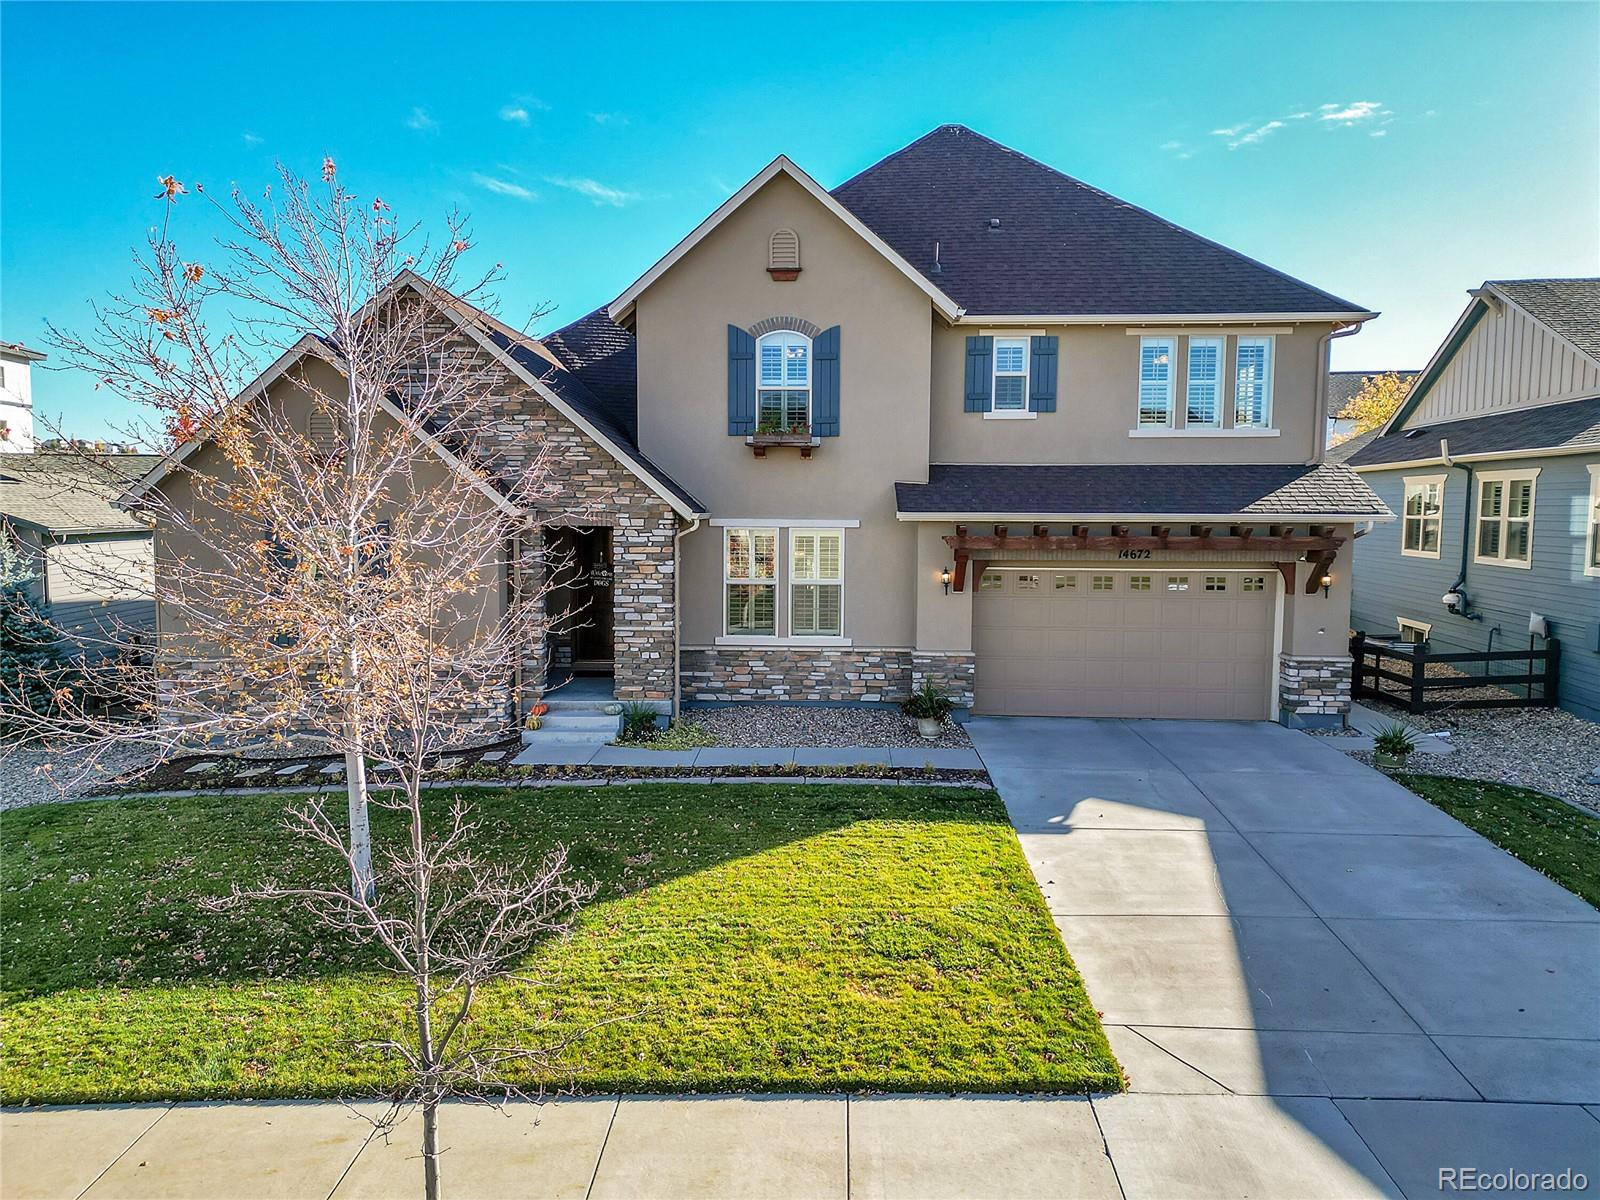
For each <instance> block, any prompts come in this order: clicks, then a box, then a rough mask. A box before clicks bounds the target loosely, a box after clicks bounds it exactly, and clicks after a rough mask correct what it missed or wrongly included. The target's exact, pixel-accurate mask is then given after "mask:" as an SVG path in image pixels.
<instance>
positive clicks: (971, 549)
mask: <svg viewBox="0 0 1600 1200" xmlns="http://www.w3.org/2000/svg"><path fill="white" fill-rule="evenodd" d="M1122 528H1124V529H1125V528H1126V527H1125V526H1124V527H1122ZM1205 528H1206V532H1205V533H1204V534H1201V535H1198V536H1197V535H1194V534H1190V535H1188V536H1184V535H1182V534H1166V535H1163V534H1161V533H1159V532H1153V533H1150V534H1141V533H1126V532H1125V533H1120V534H1117V533H1111V534H1104V533H1102V534H1087V535H1081V536H1080V535H1078V534H1072V535H1070V536H1069V535H1054V536H1050V535H1047V536H1044V537H1034V536H1029V537H1021V536H1018V537H1012V536H1009V535H1008V536H1001V537H990V536H983V535H979V536H973V535H970V534H969V535H967V536H965V537H962V536H959V535H955V536H951V535H946V536H945V539H944V541H945V544H946V545H947V546H949V547H950V548H951V550H953V551H955V552H957V553H967V554H975V553H977V552H979V551H983V552H985V553H993V552H995V551H1006V552H1009V553H1019V554H1026V553H1028V552H1030V551H1032V552H1035V553H1052V552H1055V551H1061V550H1174V551H1181V550H1255V551H1260V552H1262V553H1273V552H1281V553H1284V554H1296V555H1301V554H1304V555H1313V554H1327V555H1328V556H1329V561H1332V556H1333V555H1334V554H1335V553H1336V552H1337V551H1338V549H1339V547H1340V546H1341V545H1343V544H1344V539H1343V538H1340V537H1313V536H1311V535H1310V534H1285V535H1284V536H1282V537H1277V538H1262V537H1256V536H1254V533H1253V531H1251V530H1248V529H1243V530H1241V531H1240V533H1239V534H1238V535H1233V534H1229V535H1226V536H1219V537H1212V536H1211V534H1210V528H1209V526H1207V527H1205Z"/></svg>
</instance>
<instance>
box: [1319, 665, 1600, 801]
mask: <svg viewBox="0 0 1600 1200" xmlns="http://www.w3.org/2000/svg"><path fill="white" fill-rule="evenodd" d="M1477 694H1478V695H1482V694H1483V693H1481V692H1479V693H1477ZM1362 703H1364V704H1366V705H1368V706H1369V707H1370V708H1372V709H1373V710H1374V711H1376V712H1380V713H1382V714H1384V715H1385V716H1393V717H1394V718H1395V719H1397V720H1404V721H1405V722H1406V723H1407V724H1409V725H1414V726H1415V727H1416V728H1418V729H1421V730H1423V731H1424V732H1428V733H1433V732H1436V731H1439V730H1449V731H1450V737H1449V739H1448V741H1449V743H1450V745H1451V746H1453V747H1455V753H1454V754H1430V755H1427V756H1426V757H1425V758H1424V757H1422V756H1420V755H1413V756H1412V763H1411V766H1412V769H1413V770H1417V771H1422V772H1425V773H1426V774H1429V775H1454V776H1456V777H1458V778H1462V779H1492V780H1494V781H1496V782H1498V783H1511V784H1516V785H1518V786H1520V787H1528V788H1533V789H1534V790H1535V791H1540V792H1544V793H1545V794H1546V795H1547V796H1559V797H1561V799H1563V800H1566V801H1569V802H1571V803H1573V804H1577V805H1581V806H1582V807H1584V808H1587V809H1589V810H1591V811H1593V812H1597V813H1600V780H1597V779H1596V772H1597V771H1600V724H1596V723H1595V722H1593V721H1585V720H1584V719H1583V718H1582V717H1575V716H1573V715H1572V714H1571V713H1569V712H1566V711H1564V710H1562V709H1559V708H1501V709H1492V708H1479V709H1461V710H1457V711H1444V712H1433V713H1421V714H1417V715H1412V714H1411V713H1407V712H1405V711H1404V710H1403V709H1401V708H1399V707H1397V706H1395V705H1392V704H1386V703H1383V702H1382V701H1374V700H1364V701H1362ZM1347 753H1351V754H1354V755H1355V757H1357V758H1359V759H1361V760H1362V761H1363V762H1371V761H1372V755H1371V754H1370V753H1368V752H1366V751H1347Z"/></svg>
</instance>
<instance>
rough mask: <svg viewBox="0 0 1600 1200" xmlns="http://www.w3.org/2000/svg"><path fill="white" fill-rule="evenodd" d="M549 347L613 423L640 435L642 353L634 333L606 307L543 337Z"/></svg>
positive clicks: (634, 436)
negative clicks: (614, 317)
mask: <svg viewBox="0 0 1600 1200" xmlns="http://www.w3.org/2000/svg"><path fill="white" fill-rule="evenodd" d="M539 341H540V342H541V343H543V345H544V347H545V349H546V350H549V351H550V353H552V354H554V355H555V356H556V358H558V359H560V360H561V365H562V366H564V367H566V368H567V370H569V371H571V372H572V373H573V374H574V375H576V376H577V377H578V380H579V382H581V383H582V384H583V386H584V387H585V388H587V389H588V390H589V392H590V394H591V395H593V396H594V398H595V400H596V401H597V402H598V403H599V404H600V406H601V407H602V408H604V409H605V411H606V414H607V416H608V417H609V418H610V420H611V422H612V424H614V425H616V426H617V427H618V428H620V429H622V430H623V431H624V432H626V433H627V435H628V440H629V441H630V442H633V441H635V440H636V439H637V438H638V436H639V408H638V390H639V355H638V351H637V348H636V344H635V342H634V339H633V334H631V333H629V332H628V331H627V330H626V329H623V328H621V327H620V326H618V325H617V323H616V322H615V321H613V320H612V319H611V316H610V314H608V313H607V312H606V310H605V309H604V308H597V309H595V310H594V311H593V312H592V313H590V314H588V315H587V316H584V317H579V318H578V319H577V320H576V321H574V322H572V324H570V325H566V326H564V327H562V328H561V329H558V330H556V331H555V332H554V333H551V334H547V335H546V336H544V337H542V338H540V339H539Z"/></svg>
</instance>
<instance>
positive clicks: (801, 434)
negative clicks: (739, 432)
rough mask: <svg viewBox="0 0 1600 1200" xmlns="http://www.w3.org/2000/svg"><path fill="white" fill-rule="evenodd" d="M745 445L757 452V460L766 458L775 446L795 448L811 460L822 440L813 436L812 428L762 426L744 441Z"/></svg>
mask: <svg viewBox="0 0 1600 1200" xmlns="http://www.w3.org/2000/svg"><path fill="white" fill-rule="evenodd" d="M744 444H745V445H746V446H749V447H750V448H751V449H752V450H754V451H755V456H756V457H757V458H765V457H766V456H767V451H768V450H769V449H770V448H771V447H773V446H793V447H795V448H797V449H798V450H799V451H800V457H801V458H810V457H811V452H812V451H813V450H815V449H816V448H817V447H818V446H820V445H821V444H822V439H821V438H819V437H812V436H811V426H809V425H791V426H789V427H788V428H783V427H781V426H762V427H759V428H757V429H756V431H755V432H754V433H752V434H750V435H749V436H747V437H746V438H745V439H744Z"/></svg>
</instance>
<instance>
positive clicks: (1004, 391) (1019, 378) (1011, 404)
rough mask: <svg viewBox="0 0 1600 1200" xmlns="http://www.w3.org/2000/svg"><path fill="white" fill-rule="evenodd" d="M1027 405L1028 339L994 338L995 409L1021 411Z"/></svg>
mask: <svg viewBox="0 0 1600 1200" xmlns="http://www.w3.org/2000/svg"><path fill="white" fill-rule="evenodd" d="M1027 407H1028V342H1027V339H1025V338H999V337H997V338H995V339H994V411H995V412H1021V411H1023V410H1024V409H1026V408H1027Z"/></svg>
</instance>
